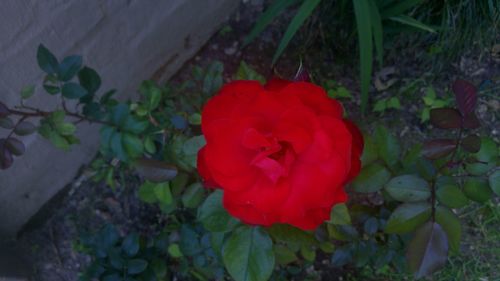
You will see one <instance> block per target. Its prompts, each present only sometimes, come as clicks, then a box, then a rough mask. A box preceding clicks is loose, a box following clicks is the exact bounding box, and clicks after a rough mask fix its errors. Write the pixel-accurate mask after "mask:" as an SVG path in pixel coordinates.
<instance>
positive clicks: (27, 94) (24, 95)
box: [21, 85, 35, 100]
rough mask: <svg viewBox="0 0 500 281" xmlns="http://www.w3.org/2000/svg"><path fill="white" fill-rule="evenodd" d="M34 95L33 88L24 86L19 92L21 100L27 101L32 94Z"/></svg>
mask: <svg viewBox="0 0 500 281" xmlns="http://www.w3.org/2000/svg"><path fill="white" fill-rule="evenodd" d="M34 93H35V86H33V85H30V86H26V87H24V88H23V89H22V90H21V98H22V99H24V100H25V99H29V98H30V97H31V96H33V94H34Z"/></svg>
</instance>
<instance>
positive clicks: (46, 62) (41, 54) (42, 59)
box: [36, 44, 59, 74]
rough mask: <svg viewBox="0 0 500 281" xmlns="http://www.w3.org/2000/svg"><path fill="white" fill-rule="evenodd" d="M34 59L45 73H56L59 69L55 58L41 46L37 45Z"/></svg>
mask: <svg viewBox="0 0 500 281" xmlns="http://www.w3.org/2000/svg"><path fill="white" fill-rule="evenodd" d="M36 59H37V62H38V66H39V67H40V68H41V69H42V70H43V71H45V73H47V74H52V73H56V71H57V69H58V67H59V62H58V61H57V58H56V57H55V56H54V55H53V54H52V53H51V52H50V51H49V50H48V49H47V48H45V46H44V45H42V44H40V45H38V50H37V53H36Z"/></svg>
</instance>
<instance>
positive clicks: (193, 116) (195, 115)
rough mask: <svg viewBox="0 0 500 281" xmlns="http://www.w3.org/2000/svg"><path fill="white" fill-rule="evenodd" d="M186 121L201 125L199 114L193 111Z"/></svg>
mask: <svg viewBox="0 0 500 281" xmlns="http://www.w3.org/2000/svg"><path fill="white" fill-rule="evenodd" d="M188 121H189V124H191V125H201V114H199V113H193V114H191V115H189V118H188Z"/></svg>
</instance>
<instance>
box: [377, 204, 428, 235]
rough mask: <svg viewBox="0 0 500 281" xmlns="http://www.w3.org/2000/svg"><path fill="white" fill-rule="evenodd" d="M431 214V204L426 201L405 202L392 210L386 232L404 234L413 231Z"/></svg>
mask: <svg viewBox="0 0 500 281" xmlns="http://www.w3.org/2000/svg"><path fill="white" fill-rule="evenodd" d="M430 216H431V205H430V204H429V203H426V202H419V203H404V204H402V205H399V206H398V207H397V208H396V209H395V210H394V212H392V214H391V216H390V217H389V220H388V221H387V225H386V227H385V232H386V233H395V234H402V233H407V232H411V231H413V230H414V229H415V228H416V227H418V226H419V225H421V224H422V223H424V222H425V221H426V220H428V219H429V217H430Z"/></svg>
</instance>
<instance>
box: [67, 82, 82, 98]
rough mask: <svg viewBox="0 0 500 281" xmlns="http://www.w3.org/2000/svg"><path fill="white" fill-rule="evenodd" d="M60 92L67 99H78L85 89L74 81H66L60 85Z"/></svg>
mask: <svg viewBox="0 0 500 281" xmlns="http://www.w3.org/2000/svg"><path fill="white" fill-rule="evenodd" d="M61 94H62V95H63V96H64V97H65V98H68V99H79V98H81V97H83V96H85V95H86V94H87V90H85V88H83V87H82V86H80V85H79V84H77V83H75V82H68V83H65V84H64V85H63V86H62V89H61Z"/></svg>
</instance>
